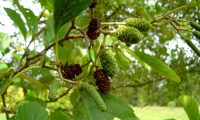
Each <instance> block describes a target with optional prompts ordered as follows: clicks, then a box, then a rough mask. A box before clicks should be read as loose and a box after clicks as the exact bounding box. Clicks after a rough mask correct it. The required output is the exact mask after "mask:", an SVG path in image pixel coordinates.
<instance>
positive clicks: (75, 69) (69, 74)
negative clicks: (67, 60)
mask: <svg viewBox="0 0 200 120" xmlns="http://www.w3.org/2000/svg"><path fill="white" fill-rule="evenodd" d="M81 72H82V68H81V66H80V65H79V64H71V65H70V66H68V67H67V68H65V69H64V70H63V71H62V75H63V77H64V78H65V79H70V80H72V79H74V78H75V76H78V75H79V74H80V73H81Z"/></svg>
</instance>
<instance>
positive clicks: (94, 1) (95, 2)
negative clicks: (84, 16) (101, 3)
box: [90, 0, 98, 8]
mask: <svg viewBox="0 0 200 120" xmlns="http://www.w3.org/2000/svg"><path fill="white" fill-rule="evenodd" d="M97 2H98V1H97V0H93V1H92V4H91V5H90V8H95V7H96V5H97Z"/></svg>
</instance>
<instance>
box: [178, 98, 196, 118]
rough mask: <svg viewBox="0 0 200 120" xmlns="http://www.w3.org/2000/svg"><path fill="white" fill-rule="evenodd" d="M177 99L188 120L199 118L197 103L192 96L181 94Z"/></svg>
mask: <svg viewBox="0 0 200 120" xmlns="http://www.w3.org/2000/svg"><path fill="white" fill-rule="evenodd" d="M179 100H180V103H181V105H182V106H183V108H184V110H185V112H186V113H187V115H188V118H189V119H190V120H200V114H199V109H198V104H197V101H196V100H195V99H194V98H193V97H191V96H186V95H183V96H181V97H180V98H179Z"/></svg>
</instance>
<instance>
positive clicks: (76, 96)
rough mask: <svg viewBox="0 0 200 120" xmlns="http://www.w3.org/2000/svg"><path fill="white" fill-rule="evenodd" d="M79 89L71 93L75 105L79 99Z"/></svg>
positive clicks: (71, 99)
mask: <svg viewBox="0 0 200 120" xmlns="http://www.w3.org/2000/svg"><path fill="white" fill-rule="evenodd" d="M78 98H79V91H78V90H77V89H74V90H73V92H72V93H71V94H70V102H71V104H72V105H75V104H76V102H77V101H78V100H79V99H78Z"/></svg>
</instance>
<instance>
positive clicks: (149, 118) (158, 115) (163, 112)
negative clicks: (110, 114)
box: [133, 106, 188, 120]
mask: <svg viewBox="0 0 200 120" xmlns="http://www.w3.org/2000/svg"><path fill="white" fill-rule="evenodd" d="M133 109H134V111H135V114H136V115H137V116H138V117H139V118H140V119H141V120H170V119H172V118H174V119H175V120H188V117H187V115H186V113H185V111H184V110H183V108H177V107H157V106H148V107H134V108H133Z"/></svg>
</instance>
